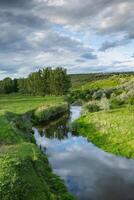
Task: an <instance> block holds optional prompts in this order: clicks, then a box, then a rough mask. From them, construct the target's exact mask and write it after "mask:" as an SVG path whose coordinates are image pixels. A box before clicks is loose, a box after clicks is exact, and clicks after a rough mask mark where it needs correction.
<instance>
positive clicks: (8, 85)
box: [2, 77, 13, 94]
mask: <svg viewBox="0 0 134 200" xmlns="http://www.w3.org/2000/svg"><path fill="white" fill-rule="evenodd" d="M2 87H3V92H4V93H5V94H9V93H11V92H13V81H12V79H11V78H10V77H7V78H5V79H4V80H3V83H2Z"/></svg>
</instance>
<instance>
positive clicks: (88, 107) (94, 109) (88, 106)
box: [85, 101, 100, 112]
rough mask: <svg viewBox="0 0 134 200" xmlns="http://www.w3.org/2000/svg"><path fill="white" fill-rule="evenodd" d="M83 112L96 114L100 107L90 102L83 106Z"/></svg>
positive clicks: (96, 103)
mask: <svg viewBox="0 0 134 200" xmlns="http://www.w3.org/2000/svg"><path fill="white" fill-rule="evenodd" d="M85 110H87V111H88V112H98V111H99V110H100V107H99V105H98V102H97V101H91V102H89V103H87V104H86V105H85Z"/></svg>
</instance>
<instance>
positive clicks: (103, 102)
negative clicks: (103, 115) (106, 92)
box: [99, 97, 110, 110]
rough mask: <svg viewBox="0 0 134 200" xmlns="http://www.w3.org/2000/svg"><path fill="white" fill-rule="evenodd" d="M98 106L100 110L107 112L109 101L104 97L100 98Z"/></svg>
mask: <svg viewBox="0 0 134 200" xmlns="http://www.w3.org/2000/svg"><path fill="white" fill-rule="evenodd" d="M99 106H100V109H101V110H109V109H110V104H109V100H108V99H107V98H106V97H102V98H101V100H100V102H99Z"/></svg>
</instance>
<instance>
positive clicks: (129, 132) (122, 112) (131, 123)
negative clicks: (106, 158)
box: [73, 106, 134, 158]
mask: <svg viewBox="0 0 134 200" xmlns="http://www.w3.org/2000/svg"><path fill="white" fill-rule="evenodd" d="M73 129H74V130H75V131H77V133H78V134H80V135H83V136H84V137H87V138H88V140H89V141H91V142H92V143H94V144H95V145H96V146H98V147H100V148H102V149H103V150H105V151H107V152H110V153H113V154H116V155H119V156H125V157H127V158H134V145H133V144H134V106H126V107H124V108H120V109H114V110H109V111H107V112H106V111H100V112H95V113H88V114H86V115H85V116H82V117H81V118H79V119H78V120H76V121H75V122H74V123H73Z"/></svg>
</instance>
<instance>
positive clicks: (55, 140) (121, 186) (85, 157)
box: [33, 106, 134, 200]
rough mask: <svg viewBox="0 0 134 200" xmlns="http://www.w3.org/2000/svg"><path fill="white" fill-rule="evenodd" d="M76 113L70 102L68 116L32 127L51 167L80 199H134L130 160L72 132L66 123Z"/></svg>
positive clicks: (133, 167) (78, 109)
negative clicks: (46, 124)
mask: <svg viewBox="0 0 134 200" xmlns="http://www.w3.org/2000/svg"><path fill="white" fill-rule="evenodd" d="M80 114H81V107H79V106H72V107H71V115H70V119H69V120H68V119H67V118H66V117H65V118H64V117H63V118H61V119H60V120H58V121H55V122H53V123H51V124H50V125H49V126H41V127H38V128H37V127H36V128H34V129H33V130H34V136H35V139H36V143H37V145H38V146H39V147H40V148H41V149H42V151H44V153H46V154H47V156H48V159H49V162H50V164H51V166H52V168H53V171H54V172H55V173H56V174H57V175H59V176H60V177H61V178H62V179H63V180H64V181H65V184H66V186H67V187H68V190H69V191H70V192H71V193H73V194H74V195H75V196H76V197H77V198H78V199H80V200H134V160H132V159H127V158H123V157H119V156H115V155H112V154H109V153H106V152H104V151H103V150H101V149H100V148H97V147H96V146H95V145H94V144H92V143H91V142H89V141H88V140H87V139H86V138H85V137H82V136H77V135H76V134H74V133H73V134H72V133H71V132H70V131H69V123H70V122H72V121H73V120H75V119H77V118H79V117H80Z"/></svg>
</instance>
